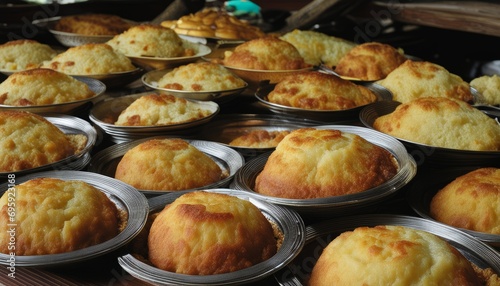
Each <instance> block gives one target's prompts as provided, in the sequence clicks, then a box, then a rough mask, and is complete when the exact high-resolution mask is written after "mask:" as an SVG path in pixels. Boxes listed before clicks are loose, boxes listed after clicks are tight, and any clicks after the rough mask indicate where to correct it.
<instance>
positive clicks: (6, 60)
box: [0, 39, 57, 71]
mask: <svg viewBox="0 0 500 286" xmlns="http://www.w3.org/2000/svg"><path fill="white" fill-rule="evenodd" d="M56 55H57V52H56V51H55V50H54V49H52V48H51V47H50V46H49V45H46V44H42V43H39V42H37V41H35V40H27V39H22V40H13V41H9V42H6V43H4V44H2V45H0V69H2V70H7V71H22V70H25V69H30V68H36V67H39V66H40V65H41V64H42V63H43V62H44V61H48V60H50V59H52V58H53V57H55V56H56Z"/></svg>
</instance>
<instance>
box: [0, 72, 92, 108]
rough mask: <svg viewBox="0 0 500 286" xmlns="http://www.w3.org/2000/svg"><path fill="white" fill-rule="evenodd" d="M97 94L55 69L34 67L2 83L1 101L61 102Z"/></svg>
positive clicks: (13, 103) (6, 102)
mask: <svg viewBox="0 0 500 286" xmlns="http://www.w3.org/2000/svg"><path fill="white" fill-rule="evenodd" d="M94 95H95V93H94V92H93V91H92V90H91V89H90V88H89V87H88V86H87V85H86V84H85V83H83V82H81V81H79V80H77V79H75V78H73V77H71V76H69V75H67V74H65V73H61V72H58V71H55V70H51V69H43V68H34V69H29V70H25V71H20V72H16V73H13V74H12V75H10V76H9V77H8V78H7V79H6V80H5V81H3V82H2V83H0V104H5V105H13V106H30V105H47V104H59V103H66V102H72V101H79V100H84V99H88V98H91V97H93V96H94Z"/></svg>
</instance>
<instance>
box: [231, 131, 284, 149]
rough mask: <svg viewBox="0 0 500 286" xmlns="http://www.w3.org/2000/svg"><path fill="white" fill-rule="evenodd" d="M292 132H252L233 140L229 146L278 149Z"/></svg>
mask: <svg viewBox="0 0 500 286" xmlns="http://www.w3.org/2000/svg"><path fill="white" fill-rule="evenodd" d="M290 132H291V131H289V130H283V131H267V130H262V129H257V130H251V131H248V132H246V133H244V134H243V135H240V136H238V137H236V138H234V139H233V140H231V142H229V145H231V146H237V147H248V148H273V147H276V146H277V145H278V143H280V142H281V140H283V138H285V136H286V135H288V134H290Z"/></svg>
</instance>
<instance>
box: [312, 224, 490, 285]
mask: <svg viewBox="0 0 500 286" xmlns="http://www.w3.org/2000/svg"><path fill="white" fill-rule="evenodd" d="M308 285H310V286H320V285H393V286H407V285H422V286H423V285H440V286H458V285H463V286H466V285H467V286H472V285H478V286H479V285H484V284H483V283H482V281H481V279H480V278H479V277H478V276H477V274H476V272H475V271H474V269H473V267H472V265H471V263H470V262H469V261H468V260H467V259H466V258H465V257H464V256H463V255H462V254H461V253H460V252H459V251H458V250H457V249H455V248H454V247H453V246H452V245H450V244H449V243H448V242H446V241H445V240H444V239H441V238H440V237H438V236H436V235H434V234H431V233H428V232H425V231H421V230H417V229H413V228H410V227H404V226H391V225H386V226H383V225H381V226H376V227H358V228H356V229H354V230H353V231H346V232H344V233H342V234H340V235H339V236H337V237H336V238H335V239H334V240H333V241H331V242H330V243H329V244H328V245H327V246H326V248H325V249H324V250H323V252H322V253H321V255H320V257H319V259H318V262H317V263H316V265H315V266H314V268H313V270H312V273H311V277H310V280H309V283H308Z"/></svg>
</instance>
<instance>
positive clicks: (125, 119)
mask: <svg viewBox="0 0 500 286" xmlns="http://www.w3.org/2000/svg"><path fill="white" fill-rule="evenodd" d="M211 114H212V113H211V111H210V110H207V109H202V108H200V107H199V106H198V105H197V104H195V103H194V102H191V101H189V100H186V99H184V98H180V97H175V96H173V95H170V94H155V93H152V94H147V95H143V96H141V97H140V98H138V99H136V100H135V101H134V102H132V104H130V105H129V106H128V107H127V108H126V109H125V110H123V111H122V112H121V113H120V115H119V116H118V119H117V120H116V121H115V125H119V126H157V125H170V124H179V123H185V122H190V121H195V120H198V119H202V118H205V117H207V116H209V115H211Z"/></svg>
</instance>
